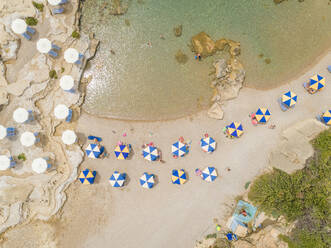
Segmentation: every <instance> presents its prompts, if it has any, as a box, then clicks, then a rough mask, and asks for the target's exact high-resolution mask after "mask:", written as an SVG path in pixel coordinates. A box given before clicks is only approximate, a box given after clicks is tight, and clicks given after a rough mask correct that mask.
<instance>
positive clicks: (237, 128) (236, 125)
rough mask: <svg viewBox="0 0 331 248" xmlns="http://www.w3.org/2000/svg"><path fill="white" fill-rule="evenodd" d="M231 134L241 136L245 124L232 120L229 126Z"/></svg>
mask: <svg viewBox="0 0 331 248" xmlns="http://www.w3.org/2000/svg"><path fill="white" fill-rule="evenodd" d="M228 130H229V134H230V135H231V136H233V137H240V136H241V135H242V134H243V133H244V130H243V126H242V125H241V123H240V122H232V123H231V124H230V125H229V126H228Z"/></svg>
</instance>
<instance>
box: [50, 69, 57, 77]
mask: <svg viewBox="0 0 331 248" xmlns="http://www.w3.org/2000/svg"><path fill="white" fill-rule="evenodd" d="M49 77H50V78H55V79H57V74H56V71H55V70H51V71H49Z"/></svg>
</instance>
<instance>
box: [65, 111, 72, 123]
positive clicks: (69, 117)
mask: <svg viewBox="0 0 331 248" xmlns="http://www.w3.org/2000/svg"><path fill="white" fill-rule="evenodd" d="M71 119H72V110H71V109H69V114H68V116H67V118H66V122H70V121H71Z"/></svg>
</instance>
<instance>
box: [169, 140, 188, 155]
mask: <svg viewBox="0 0 331 248" xmlns="http://www.w3.org/2000/svg"><path fill="white" fill-rule="evenodd" d="M171 152H172V154H173V155H174V156H177V157H183V156H184V155H185V154H186V153H188V149H187V145H186V144H184V143H182V142H180V141H177V142H176V143H174V144H172V146H171Z"/></svg>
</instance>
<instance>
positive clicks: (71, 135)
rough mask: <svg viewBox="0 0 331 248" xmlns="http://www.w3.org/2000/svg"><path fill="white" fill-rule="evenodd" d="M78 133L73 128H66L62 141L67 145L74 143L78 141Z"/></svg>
mask: <svg viewBox="0 0 331 248" xmlns="http://www.w3.org/2000/svg"><path fill="white" fill-rule="evenodd" d="M76 140H77V135H76V133H75V132H74V131H72V130H66V131H64V132H63V133H62V142H63V143H64V144H66V145H72V144H74V143H75V142H76Z"/></svg>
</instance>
